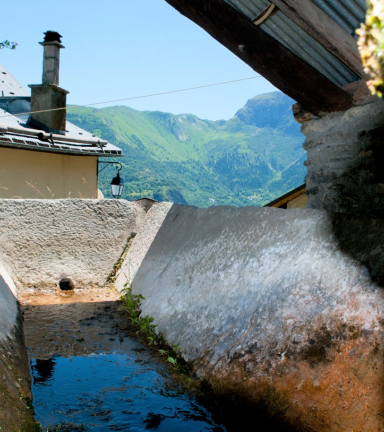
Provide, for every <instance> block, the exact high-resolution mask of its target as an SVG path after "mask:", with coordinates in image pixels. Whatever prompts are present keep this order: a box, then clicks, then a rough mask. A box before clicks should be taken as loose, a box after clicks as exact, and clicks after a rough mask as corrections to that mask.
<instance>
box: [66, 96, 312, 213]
mask: <svg viewBox="0 0 384 432" xmlns="http://www.w3.org/2000/svg"><path fill="white" fill-rule="evenodd" d="M293 103H294V101H293V100H292V99H290V98H289V97H288V96H285V95H284V94H283V93H280V92H273V93H268V94H264V95H259V96H256V97H254V98H252V99H249V100H248V102H247V103H246V105H245V106H244V107H243V108H241V109H240V110H239V111H237V113H236V114H235V116H234V117H233V118H232V119H230V120H227V121H226V120H219V121H209V120H202V119H200V118H198V117H196V116H194V115H192V114H182V115H174V114H169V113H163V112H159V111H136V110H134V109H132V108H129V107H126V106H115V107H109V108H103V109H94V108H78V109H76V110H74V111H73V112H72V113H68V120H69V121H71V122H72V123H74V124H76V125H78V126H80V127H82V128H84V129H86V130H88V131H90V132H93V133H94V134H95V135H97V136H99V137H101V138H103V139H106V140H108V141H109V142H111V143H113V144H116V145H117V146H118V147H121V148H122V150H123V152H124V155H125V158H124V159H119V161H120V162H122V164H123V170H122V171H121V176H122V177H123V178H124V181H125V188H124V193H123V198H126V199H128V200H135V199H138V198H141V197H152V198H154V199H157V200H163V201H172V202H175V203H178V204H190V205H194V206H198V207H208V206H210V205H219V204H220V205H235V206H246V205H263V204H265V203H267V202H268V201H271V200H273V199H274V198H276V197H278V196H280V195H282V194H284V193H286V192H288V191H289V190H291V189H293V188H295V187H297V186H299V185H301V184H302V183H303V181H304V176H305V168H304V166H303V162H304V160H305V152H304V150H303V149H302V142H303V136H302V134H301V133H300V125H299V124H298V123H296V121H295V120H294V118H293V115H292V110H291V107H292V104H293ZM114 173H115V171H114V168H112V167H108V168H107V169H105V170H103V171H102V172H101V174H100V178H99V182H100V185H99V187H100V189H101V190H102V191H103V193H104V195H105V196H106V197H110V186H109V183H110V181H111V179H112V177H113V175H114Z"/></svg>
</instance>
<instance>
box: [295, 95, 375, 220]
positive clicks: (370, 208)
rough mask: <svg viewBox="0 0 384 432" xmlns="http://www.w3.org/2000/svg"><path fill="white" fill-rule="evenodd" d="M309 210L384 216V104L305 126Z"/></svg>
mask: <svg viewBox="0 0 384 432" xmlns="http://www.w3.org/2000/svg"><path fill="white" fill-rule="evenodd" d="M302 132H303V134H304V135H305V136H306V141H305V143H304V148H305V150H307V161H306V165H307V168H308V174H307V176H306V180H305V182H306V185H307V190H306V194H307V195H308V198H309V199H308V207H310V208H317V209H324V210H328V211H333V212H343V213H351V214H361V215H366V216H378V217H383V215H384V103H383V102H382V101H380V100H379V101H376V102H374V103H370V104H367V105H364V106H359V107H354V108H351V109H350V110H348V111H345V112H341V113H335V114H332V115H327V116H325V117H322V118H320V119H316V120H311V121H309V122H307V123H305V124H304V126H303V127H302Z"/></svg>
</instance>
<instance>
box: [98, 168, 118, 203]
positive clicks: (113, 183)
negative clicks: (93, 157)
mask: <svg viewBox="0 0 384 432" xmlns="http://www.w3.org/2000/svg"><path fill="white" fill-rule="evenodd" d="M98 164H106V166H105V167H103V168H101V170H99V169H98V170H97V173H98V174H99V173H100V172H101V171H103V169H105V168H107V166H108V165H118V166H117V167H116V171H117V174H116V176H115V177H113V179H112V181H111V189H112V196H113V198H120V197H121V195H122V193H123V189H124V180H123V179H122V178H121V177H120V171H121V169H122V168H123V166H122V165H121V163H120V162H115V161H111V162H104V161H98Z"/></svg>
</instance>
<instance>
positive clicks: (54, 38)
mask: <svg viewBox="0 0 384 432" xmlns="http://www.w3.org/2000/svg"><path fill="white" fill-rule="evenodd" d="M44 34H45V38H44V42H59V43H61V39H60V38H62V37H63V36H61V34H59V33H57V32H55V31H53V30H48V31H46V32H45V33H44ZM44 42H43V43H44Z"/></svg>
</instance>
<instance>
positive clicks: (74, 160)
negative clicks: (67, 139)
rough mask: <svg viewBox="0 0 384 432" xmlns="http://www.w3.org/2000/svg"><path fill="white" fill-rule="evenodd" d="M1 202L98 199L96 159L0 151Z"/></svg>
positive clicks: (3, 149) (0, 149)
mask: <svg viewBox="0 0 384 432" xmlns="http://www.w3.org/2000/svg"><path fill="white" fill-rule="evenodd" d="M0 198H40V199H42V198H47V199H48V198H49V199H51V198H97V157H96V156H72V155H63V154H56V153H46V152H42V151H29V150H20V149H10V148H0Z"/></svg>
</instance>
